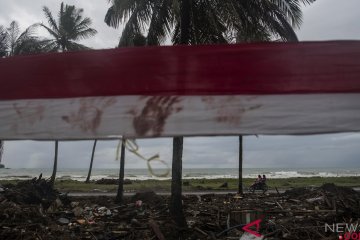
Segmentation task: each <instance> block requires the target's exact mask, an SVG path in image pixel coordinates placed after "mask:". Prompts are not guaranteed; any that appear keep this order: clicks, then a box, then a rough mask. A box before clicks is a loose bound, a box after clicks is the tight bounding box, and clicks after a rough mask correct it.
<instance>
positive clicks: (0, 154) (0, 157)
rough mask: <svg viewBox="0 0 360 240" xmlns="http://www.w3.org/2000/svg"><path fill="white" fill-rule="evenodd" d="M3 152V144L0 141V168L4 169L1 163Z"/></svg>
mask: <svg viewBox="0 0 360 240" xmlns="http://www.w3.org/2000/svg"><path fill="white" fill-rule="evenodd" d="M3 152H4V142H3V141H1V140H0V168H4V167H5V166H4V164H2V163H1V159H2V155H3Z"/></svg>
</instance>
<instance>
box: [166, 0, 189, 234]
mask: <svg viewBox="0 0 360 240" xmlns="http://www.w3.org/2000/svg"><path fill="white" fill-rule="evenodd" d="M180 4H181V5H180V15H181V16H180V17H181V19H180V31H181V36H180V44H184V45H188V44H189V43H190V26H191V24H190V23H191V20H190V9H191V0H182V1H181V2H180ZM183 140H184V138H183V137H174V138H173V159H172V176H171V178H172V179H171V200H170V213H171V215H172V217H173V219H174V220H175V222H176V224H177V225H178V227H180V228H184V227H186V225H187V224H186V220H185V217H184V212H183V206H182V199H181V196H182V153H183Z"/></svg>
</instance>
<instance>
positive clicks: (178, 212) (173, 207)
mask: <svg viewBox="0 0 360 240" xmlns="http://www.w3.org/2000/svg"><path fill="white" fill-rule="evenodd" d="M182 152H183V137H175V138H174V139H173V161H172V176H171V177H172V180H171V200H170V201H171V202H170V213H171V215H172V217H173V219H174V220H175V222H176V224H177V226H178V227H180V228H184V227H186V221H185V217H184V212H183V205H182Z"/></svg>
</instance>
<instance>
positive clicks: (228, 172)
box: [0, 168, 360, 181]
mask: <svg viewBox="0 0 360 240" xmlns="http://www.w3.org/2000/svg"><path fill="white" fill-rule="evenodd" d="M165 172H166V169H157V170H155V173H156V174H159V175H160V174H163V173H165ZM51 173H52V169H50V168H47V169H46V168H43V169H40V168H31V169H29V168H26V169H25V168H2V169H0V180H15V179H19V180H25V179H31V178H34V177H38V176H39V175H40V174H42V176H43V177H45V178H48V177H50V176H51ZM87 174H88V169H85V168H84V169H58V171H57V175H56V177H57V179H64V180H66V179H72V180H78V181H84V180H85V179H86V177H87ZM258 174H261V175H263V174H265V175H266V176H267V178H297V177H351V176H360V168H344V169H339V168H336V169H334V168H329V169H325V168H319V169H316V168H311V169H302V168H276V169H274V168H244V169H243V177H244V178H256V177H257V175H258ZM118 176H119V169H93V170H92V174H91V179H92V180H98V179H102V178H114V179H115V178H118ZM237 177H238V169H237V168H191V169H189V168H185V169H183V179H217V178H237ZM125 178H127V179H130V180H147V179H159V180H166V179H169V178H170V177H157V176H154V175H152V174H151V173H150V172H149V170H148V169H126V170H125Z"/></svg>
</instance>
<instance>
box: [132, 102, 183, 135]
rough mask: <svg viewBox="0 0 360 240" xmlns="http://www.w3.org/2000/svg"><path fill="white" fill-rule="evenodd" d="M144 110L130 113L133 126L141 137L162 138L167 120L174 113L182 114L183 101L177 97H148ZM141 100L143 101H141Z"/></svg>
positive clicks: (133, 110) (134, 110)
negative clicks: (181, 104)
mask: <svg viewBox="0 0 360 240" xmlns="http://www.w3.org/2000/svg"><path fill="white" fill-rule="evenodd" d="M147 98H148V100H147V101H146V103H145V106H144V107H143V109H142V110H141V111H140V112H139V111H137V110H136V109H132V110H130V111H129V112H128V113H130V114H131V115H133V117H134V118H133V126H134V129H135V132H136V134H137V135H139V136H153V137H158V136H161V134H162V132H163V131H164V127H165V124H166V121H167V119H168V118H169V117H170V116H171V114H173V113H178V112H180V111H181V110H182V109H183V108H182V106H180V105H179V103H180V102H181V99H180V98H179V97H176V96H153V97H147ZM140 100H141V99H140Z"/></svg>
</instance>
